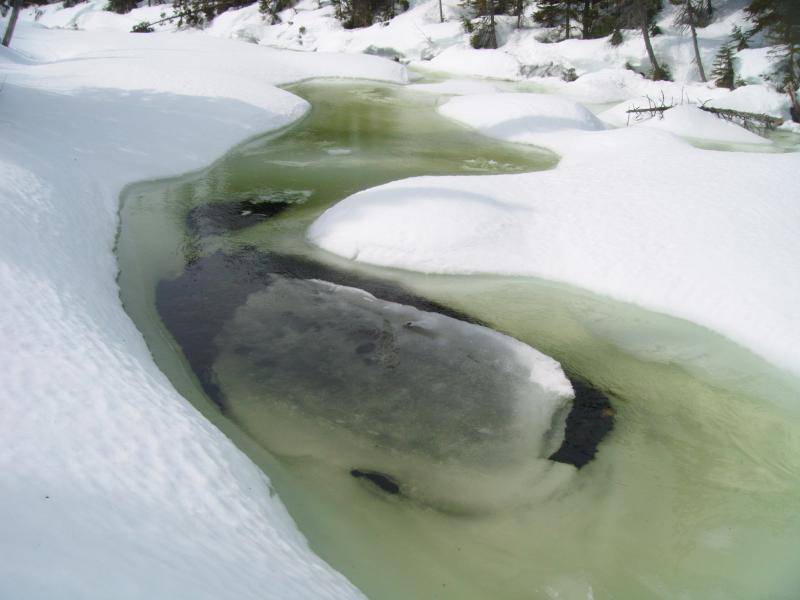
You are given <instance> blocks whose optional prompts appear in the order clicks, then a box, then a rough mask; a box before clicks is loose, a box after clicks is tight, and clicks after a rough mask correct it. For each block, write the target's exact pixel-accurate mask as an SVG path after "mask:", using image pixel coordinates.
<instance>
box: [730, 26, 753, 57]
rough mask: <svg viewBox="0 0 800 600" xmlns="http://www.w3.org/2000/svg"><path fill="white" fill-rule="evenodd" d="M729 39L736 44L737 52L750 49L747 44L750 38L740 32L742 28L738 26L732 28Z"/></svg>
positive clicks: (743, 32) (745, 33)
mask: <svg viewBox="0 0 800 600" xmlns="http://www.w3.org/2000/svg"><path fill="white" fill-rule="evenodd" d="M731 38H733V41H734V42H735V43H736V50H737V51H739V50H744V49H745V48H749V47H750V44H749V40H750V36H749V35H748V34H747V32H745V31H742V28H741V27H739V26H738V25H734V26H733V30H732V31H731Z"/></svg>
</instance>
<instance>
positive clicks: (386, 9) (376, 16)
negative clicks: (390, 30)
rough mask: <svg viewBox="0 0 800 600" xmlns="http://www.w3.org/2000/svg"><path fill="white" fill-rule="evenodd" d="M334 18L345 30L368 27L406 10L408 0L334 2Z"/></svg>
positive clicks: (350, 0) (341, 0)
mask: <svg viewBox="0 0 800 600" xmlns="http://www.w3.org/2000/svg"><path fill="white" fill-rule="evenodd" d="M333 4H334V6H335V7H336V18H337V19H339V20H340V21H341V22H342V25H344V27H345V29H354V28H356V27H369V26H370V25H372V24H373V23H375V22H376V21H387V20H389V19H391V18H393V17H395V16H397V14H399V13H401V12H403V11H404V10H408V0H398V1H395V0H334V1H333Z"/></svg>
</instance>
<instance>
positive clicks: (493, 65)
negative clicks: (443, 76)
mask: <svg viewBox="0 0 800 600" xmlns="http://www.w3.org/2000/svg"><path fill="white" fill-rule="evenodd" d="M412 65H413V66H414V67H416V68H420V69H426V70H430V71H437V72H443V73H450V74H453V75H469V76H472V77H493V78H495V79H512V80H513V79H519V73H520V63H519V61H518V60H517V59H516V58H514V57H513V56H512V55H511V54H508V53H507V52H503V51H502V50H475V49H473V48H466V47H459V46H451V47H450V48H447V49H446V50H444V51H443V52H442V53H441V54H439V55H437V56H436V57H435V58H433V59H432V60H430V61H425V62H415V63H412Z"/></svg>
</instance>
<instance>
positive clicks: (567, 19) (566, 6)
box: [564, 0, 570, 39]
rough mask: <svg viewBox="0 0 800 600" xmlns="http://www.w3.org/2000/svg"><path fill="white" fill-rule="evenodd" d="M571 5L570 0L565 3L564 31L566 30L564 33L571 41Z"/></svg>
mask: <svg viewBox="0 0 800 600" xmlns="http://www.w3.org/2000/svg"><path fill="white" fill-rule="evenodd" d="M569 4H570V3H569V0H567V1H566V2H564V29H565V32H564V33H565V35H566V37H567V39H569V37H570V36H569V30H570V24H569V13H570V6H569Z"/></svg>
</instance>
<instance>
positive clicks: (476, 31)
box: [463, 0, 505, 48]
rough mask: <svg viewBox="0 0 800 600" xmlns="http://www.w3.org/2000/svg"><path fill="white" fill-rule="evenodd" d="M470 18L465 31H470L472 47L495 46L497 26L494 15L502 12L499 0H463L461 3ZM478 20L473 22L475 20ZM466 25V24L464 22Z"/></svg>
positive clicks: (502, 6) (502, 7)
mask: <svg viewBox="0 0 800 600" xmlns="http://www.w3.org/2000/svg"><path fill="white" fill-rule="evenodd" d="M463 6H465V7H466V8H467V9H468V10H469V12H470V14H471V15H472V19H471V20H470V19H467V22H468V23H469V25H468V26H467V31H469V32H470V33H471V36H470V44H471V45H472V47H473V48H497V27H496V23H495V19H494V17H495V15H497V14H502V12H503V9H504V8H505V6H504V5H499V0H465V2H464V3H463ZM476 19H477V20H478V22H477V23H475V22H474V21H475V20H476ZM465 25H466V24H465Z"/></svg>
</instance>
